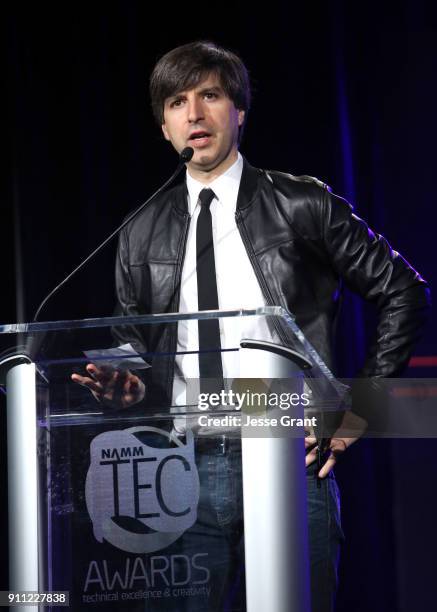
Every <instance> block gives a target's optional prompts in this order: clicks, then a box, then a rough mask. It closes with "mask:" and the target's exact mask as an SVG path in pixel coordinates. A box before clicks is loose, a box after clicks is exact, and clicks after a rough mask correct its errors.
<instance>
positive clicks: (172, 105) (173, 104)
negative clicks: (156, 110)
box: [170, 98, 183, 108]
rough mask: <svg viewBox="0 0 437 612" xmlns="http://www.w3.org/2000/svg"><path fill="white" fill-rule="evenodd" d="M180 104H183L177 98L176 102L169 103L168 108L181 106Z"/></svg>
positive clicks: (180, 99)
mask: <svg viewBox="0 0 437 612" xmlns="http://www.w3.org/2000/svg"><path fill="white" fill-rule="evenodd" d="M182 103H183V100H182V98H177V99H176V100H173V102H171V104H170V108H174V107H178V106H182Z"/></svg>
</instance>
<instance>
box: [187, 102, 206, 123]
mask: <svg viewBox="0 0 437 612" xmlns="http://www.w3.org/2000/svg"><path fill="white" fill-rule="evenodd" d="M203 115H204V112H203V104H202V100H199V99H198V98H192V99H191V100H189V101H188V121H189V122H190V123H196V122H197V121H199V120H200V119H203V118H204V117H203Z"/></svg>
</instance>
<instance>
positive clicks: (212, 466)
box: [167, 443, 343, 612]
mask: <svg viewBox="0 0 437 612" xmlns="http://www.w3.org/2000/svg"><path fill="white" fill-rule="evenodd" d="M196 459H197V460H196V463H197V468H198V471H199V477H200V483H201V494H200V500H199V506H198V518H197V521H196V524H195V525H194V526H193V527H192V528H191V529H189V530H188V531H186V532H185V534H184V535H183V536H182V538H181V539H180V540H179V543H178V544H179V546H180V550H181V552H182V551H183V555H184V556H185V557H188V558H190V559H191V558H193V557H194V556H195V555H196V554H199V551H203V554H204V555H205V557H204V559H205V565H207V571H208V572H209V581H208V585H209V587H210V591H209V592H203V593H201V592H199V593H196V594H195V595H193V596H192V597H189V598H185V599H183V600H180V601H178V602H174V605H175V607H174V610H175V612H176V611H177V612H231V611H232V612H244V611H245V610H246V606H245V584H244V538H243V494H242V480H241V446H239V445H238V443H235V444H233V445H232V446H231V449H230V450H229V451H228V452H226V453H225V454H222V453H219V452H211V453H209V452H200V453H197V455H196ZM307 491H308V525H309V551H310V562H311V576H310V579H311V601H312V612H331V611H332V610H333V606H334V596H335V591H336V588H337V564H338V556H339V549H340V543H341V541H342V540H343V532H342V530H341V526H340V503H339V493H338V487H337V483H336V481H335V478H334V475H333V474H331V475H330V476H329V477H327V478H326V479H324V480H321V481H320V486H317V480H316V478H315V466H310V467H309V468H308V469H307ZM206 551H207V554H206ZM202 575H203V576H205V572H203V574H202ZM199 577H200V574H199ZM193 580H194V581H195V574H193ZM199 588H200V586H199ZM167 609H171V608H168V607H167ZM272 612H276V611H274V610H272Z"/></svg>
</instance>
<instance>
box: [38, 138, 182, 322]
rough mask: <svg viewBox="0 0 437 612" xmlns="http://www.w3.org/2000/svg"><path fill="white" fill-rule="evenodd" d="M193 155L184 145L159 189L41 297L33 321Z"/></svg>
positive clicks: (167, 183) (168, 183) (162, 189)
mask: <svg viewBox="0 0 437 612" xmlns="http://www.w3.org/2000/svg"><path fill="white" fill-rule="evenodd" d="M193 155H194V149H193V148H192V147H185V149H183V150H182V151H181V152H180V154H179V162H178V165H177V168H176V170H175V171H174V172H173V174H172V175H171V177H170V178H169V179H168V180H167V181H166V182H165V183H164V184H163V185H162V186H161V187H160V188H159V189H157V191H155V193H153V194H152V195H151V196H150V198H149V199H148V200H146V201H145V202H143V203H142V204H141V205H140V206H139V208H137V209H136V210H134V211H133V212H132V213H131V214H130V215H128V216H127V217H126V219H125V220H124V221H123V223H122V224H121V225H119V226H118V227H117V228H116V229H115V230H114V231H113V232H112V233H111V234H110V235H109V236H108V237H107V238H106V239H105V240H104V241H103V242H102V243H101V244H99V246H98V247H97V248H96V249H94V251H92V253H90V254H89V255H88V257H86V258H85V259H84V260H83V261H81V263H80V264H79V265H78V266H76V268H74V270H73V271H72V272H70V274H69V275H68V276H66V277H65V278H64V280H63V281H61V282H60V283H59V285H56V287H55V288H54V289H52V291H50V293H49V294H48V295H47V296H46V297H45V298H44V299H43V301H42V302H41V304H40V305H39V306H38V308H37V310H36V312H35V315H34V317H33V322H36V321H37V320H38V317H39V315H40V314H41V311H42V309H43V308H44V306H45V305H46V304H47V302H48V301H49V300H50V298H51V297H53V296H54V295H55V293H57V292H58V291H59V289H61V287H63V286H64V285H65V284H66V283H67V282H68V281H69V280H70V278H72V277H73V276H74V275H75V274H76V273H77V272H79V270H81V269H82V268H83V267H84V266H85V265H86V264H87V263H88V262H89V261H90V260H91V259H92V258H93V257H94V256H95V255H97V253H99V252H100V251H101V250H102V249H103V248H104V247H105V246H106V245H107V244H108V242H110V241H111V240H112V239H113V238H114V237H115V236H116V235H117V234H118V233H119V232H120V231H121V230H122V229H123V228H124V227H125V226H126V225H127V224H128V223H130V222H131V221H132V219H134V218H135V217H136V216H137V215H139V214H140V212H141V211H142V210H144V208H145V207H146V206H147V205H148V204H150V202H151V201H152V200H153V199H154V198H156V196H158V195H159V194H160V193H161V192H162V191H164V189H165V188H166V187H168V185H170V183H171V182H172V181H173V180H174V179H175V178H176V177H177V175H178V174H179V172H180V171H181V170H182V168H183V167H184V165H185V164H186V163H188V162H189V161H190V160H191V158H192V157H193Z"/></svg>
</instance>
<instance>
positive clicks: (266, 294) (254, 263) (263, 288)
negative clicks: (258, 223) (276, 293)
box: [235, 210, 289, 346]
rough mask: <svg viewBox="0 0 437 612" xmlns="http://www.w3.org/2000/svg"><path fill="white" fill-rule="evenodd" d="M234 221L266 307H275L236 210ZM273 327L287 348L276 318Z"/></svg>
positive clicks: (286, 340)
mask: <svg viewBox="0 0 437 612" xmlns="http://www.w3.org/2000/svg"><path fill="white" fill-rule="evenodd" d="M235 219H236V221H237V227H238V231H239V232H240V236H241V239H242V241H243V244H244V248H245V249H246V253H247V255H248V257H249V261H250V263H251V264H252V268H253V270H254V272H255V276H256V278H257V281H258V283H259V285H260V287H261V292H262V294H263V296H264V299H265V300H266V303H267V305H270V306H275V301H274V299H273V296H272V294H271V291H270V289H269V287H268V285H267V283H266V280H265V278H264V275H263V273H262V271H261V268H260V267H259V265H258V261H257V259H256V257H255V253H254V252H253V249H252V245H251V243H250V240H249V237H248V235H247V231H246V227H245V225H244V222H243V219H242V216H241V212H240V211H239V210H237V212H236V213H235ZM279 302H280V306H282V307H283V308H285V310H287V308H286V306H285V305H284V304H283V303H282V300H281V299H279ZM273 327H274V328H275V331H276V333H277V334H278V336H279V338H280V340H281V342H282V343H283V344H284V345H285V346H287V345H288V344H289V339H287V336H286V334H285V333H284V331H283V329H282V328H281V326H280V325H279V323H278V321H277V318H276V317H273Z"/></svg>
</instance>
